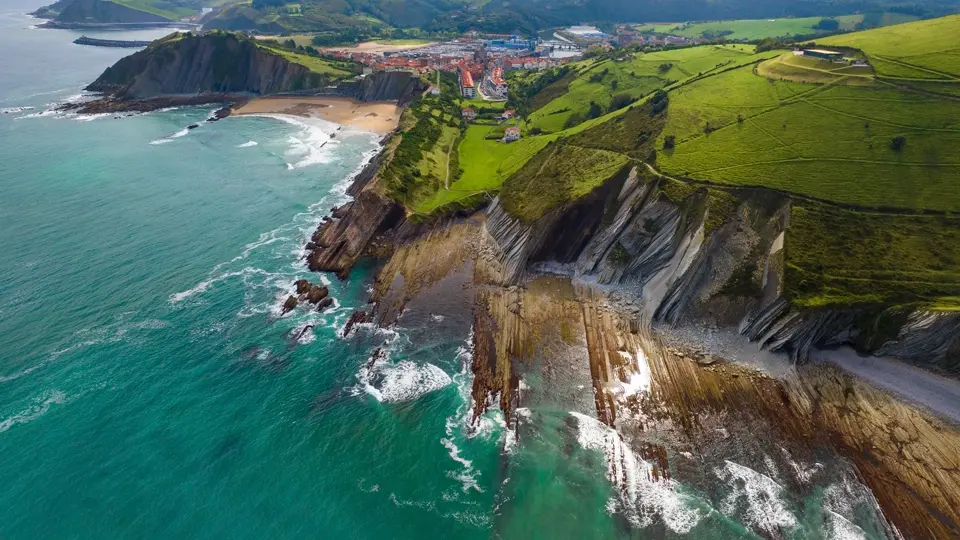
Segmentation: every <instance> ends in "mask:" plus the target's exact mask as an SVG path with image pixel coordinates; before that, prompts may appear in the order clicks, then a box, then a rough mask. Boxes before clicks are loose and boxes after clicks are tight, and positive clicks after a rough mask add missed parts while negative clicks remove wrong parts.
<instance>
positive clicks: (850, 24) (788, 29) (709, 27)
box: [637, 15, 863, 40]
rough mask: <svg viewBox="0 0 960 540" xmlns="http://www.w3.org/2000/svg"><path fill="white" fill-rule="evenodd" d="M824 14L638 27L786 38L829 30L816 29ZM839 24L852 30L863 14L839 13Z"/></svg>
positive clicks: (694, 34) (697, 34)
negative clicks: (819, 15)
mask: <svg viewBox="0 0 960 540" xmlns="http://www.w3.org/2000/svg"><path fill="white" fill-rule="evenodd" d="M821 19H822V17H797V18H776V19H744V20H733V21H708V22H688V23H656V24H648V25H641V26H638V27H637V29H638V30H641V31H644V32H657V33H663V34H673V35H675V36H686V37H689V38H698V37H707V38H719V37H724V38H727V39H734V40H736V39H747V40H756V39H763V38H768V37H786V36H796V35H810V34H817V33H827V32H828V31H827V30H821V29H817V28H814V25H816V24H817V23H819V22H820V20H821ZM833 19H836V21H837V22H838V23H839V26H838V29H839V30H853V29H854V28H855V27H856V26H857V24H858V23H861V22H863V15H840V16H838V17H833ZM834 32H835V30H834Z"/></svg>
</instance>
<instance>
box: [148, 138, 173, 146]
mask: <svg viewBox="0 0 960 540" xmlns="http://www.w3.org/2000/svg"><path fill="white" fill-rule="evenodd" d="M172 142H173V139H157V140H155V141H150V144H153V145H159V144H167V143H172Z"/></svg>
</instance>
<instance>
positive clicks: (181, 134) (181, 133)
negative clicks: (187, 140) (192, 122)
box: [170, 128, 190, 139]
mask: <svg viewBox="0 0 960 540" xmlns="http://www.w3.org/2000/svg"><path fill="white" fill-rule="evenodd" d="M188 133H190V130H189V129H187V128H183V129H181V130H180V131H178V132H176V133H174V134H173V135H171V136H170V138H171V139H179V138H180V137H185V136H186V135H187V134H188Z"/></svg>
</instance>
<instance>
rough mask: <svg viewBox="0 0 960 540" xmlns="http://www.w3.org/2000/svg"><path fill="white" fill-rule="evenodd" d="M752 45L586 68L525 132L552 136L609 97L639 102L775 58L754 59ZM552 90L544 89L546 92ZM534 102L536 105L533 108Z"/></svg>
mask: <svg viewBox="0 0 960 540" xmlns="http://www.w3.org/2000/svg"><path fill="white" fill-rule="evenodd" d="M753 49H754V47H753V46H751V45H726V46H720V45H711V46H704V47H693V48H687V49H677V50H670V51H662V52H655V53H650V54H637V55H635V56H634V57H633V58H632V59H631V60H629V61H617V60H604V61H602V62H591V63H584V64H582V65H581V66H580V68H579V69H578V70H577V73H576V76H575V78H573V80H572V81H569V83H568V84H567V83H566V81H561V83H560V84H566V88H565V91H558V92H556V94H557V96H556V97H555V98H553V99H550V100H549V101H548V102H546V103H545V104H543V103H540V106H539V107H538V108H537V109H536V110H535V111H534V112H533V113H532V114H530V115H529V117H528V119H527V120H528V123H527V129H532V128H539V129H540V130H542V131H543V132H545V133H556V132H558V131H561V130H563V129H564V128H565V127H567V126H568V119H569V118H570V117H571V116H573V115H579V116H580V117H581V118H586V117H587V116H588V112H589V109H590V106H591V102H592V103H597V104H598V105H599V106H600V107H601V109H602V110H603V111H604V112H607V111H608V110H609V104H610V101H611V99H612V97H613V96H615V95H620V94H625V95H628V96H630V98H633V99H638V98H640V97H642V96H645V95H647V94H650V93H652V92H654V91H655V90H658V89H660V88H664V87H666V86H668V85H670V84H673V83H676V82H679V81H684V80H687V79H690V78H691V77H696V76H701V75H706V74H709V73H711V72H713V71H719V70H723V69H729V68H730V67H733V66H737V65H744V64H748V63H752V62H755V61H757V60H759V59H762V58H769V57H770V56H774V55H775V54H776V53H773V52H767V53H760V54H754V52H753ZM551 90H552V89H551V88H549V87H548V92H549V91H551ZM537 105H538V100H536V99H535V100H534V106H535V107H536V106H537Z"/></svg>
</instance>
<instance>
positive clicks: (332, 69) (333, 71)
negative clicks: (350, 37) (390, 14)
mask: <svg viewBox="0 0 960 540" xmlns="http://www.w3.org/2000/svg"><path fill="white" fill-rule="evenodd" d="M257 46H258V47H261V48H264V49H267V50H269V51H270V52H272V53H275V54H279V55H280V56H282V57H284V58H286V59H287V60H289V61H290V62H293V63H294V64H300V65H301V66H304V67H306V68H307V69H309V70H310V71H313V72H314V73H320V74H323V75H327V76H329V77H332V78H343V77H350V76H353V75H354V74H353V73H351V72H350V71H347V70H346V69H342V68H341V67H339V66H337V65H336V64H335V63H334V62H331V61H329V60H324V59H323V58H319V57H316V56H310V55H309V54H300V53H295V52H293V51H289V50H286V49H283V48H279V47H270V46H267V45H264V44H262V43H258V44H257Z"/></svg>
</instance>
